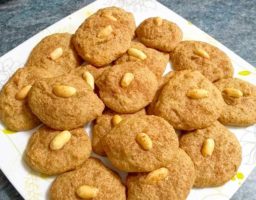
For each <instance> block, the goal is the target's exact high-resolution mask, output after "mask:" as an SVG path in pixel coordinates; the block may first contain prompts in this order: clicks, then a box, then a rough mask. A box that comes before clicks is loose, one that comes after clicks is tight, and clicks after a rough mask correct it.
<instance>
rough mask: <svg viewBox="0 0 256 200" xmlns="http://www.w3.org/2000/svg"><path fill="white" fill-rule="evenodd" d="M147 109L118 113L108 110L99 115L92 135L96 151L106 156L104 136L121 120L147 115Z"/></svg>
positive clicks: (93, 147) (93, 146)
mask: <svg viewBox="0 0 256 200" xmlns="http://www.w3.org/2000/svg"><path fill="white" fill-rule="evenodd" d="M145 114H146V112H145V109H143V110H140V111H138V112H136V113H133V114H117V113H115V112H113V111H111V110H107V111H105V112H104V114H103V115H101V116H99V117H97V119H96V121H95V124H94V125H93V130H92V132H93V137H92V149H93V151H94V152H95V153H97V154H99V155H102V156H105V155H106V154H105V152H104V148H103V145H102V142H101V140H102V138H103V137H104V136H105V135H107V134H108V132H109V131H110V130H111V129H112V128H113V127H114V126H115V125H117V124H118V123H119V122H121V120H124V119H128V118H131V117H137V116H143V115H145Z"/></svg>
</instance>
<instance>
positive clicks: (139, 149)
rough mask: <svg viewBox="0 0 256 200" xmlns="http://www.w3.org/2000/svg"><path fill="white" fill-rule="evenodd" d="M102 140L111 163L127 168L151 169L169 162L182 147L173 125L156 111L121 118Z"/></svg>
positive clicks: (143, 170) (124, 169) (135, 169)
mask: <svg viewBox="0 0 256 200" xmlns="http://www.w3.org/2000/svg"><path fill="white" fill-rule="evenodd" d="M102 143H103V146H104V151H105V153H106V154H107V156H108V158H109V160H110V161H111V163H112V164H113V165H114V166H115V167H117V168H118V169H120V170H122V171H125V172H149V171H152V170H155V169H158V168H160V167H162V166H166V165H167V164H169V163H170V162H171V160H172V157H173V156H174V155H175V154H176V152H177V149H178V138H177V135H176V133H175V131H174V129H173V128H172V126H171V125H170V124H168V122H167V121H165V120H164V119H163V118H160V117H157V116H153V115H148V116H147V115H145V116H139V117H132V118H129V119H125V120H123V121H121V122H120V123H119V124H117V125H116V126H115V127H114V128H113V129H111V131H110V132H109V133H108V134H107V135H106V136H105V137H104V139H103V141H102Z"/></svg>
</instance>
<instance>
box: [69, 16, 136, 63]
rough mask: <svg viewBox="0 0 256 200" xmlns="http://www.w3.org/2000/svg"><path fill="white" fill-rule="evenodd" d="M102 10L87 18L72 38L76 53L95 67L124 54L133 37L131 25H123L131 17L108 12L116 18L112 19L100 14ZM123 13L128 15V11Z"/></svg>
mask: <svg viewBox="0 0 256 200" xmlns="http://www.w3.org/2000/svg"><path fill="white" fill-rule="evenodd" d="M103 12H104V11H100V14H97V13H96V14H95V15H92V16H90V17H89V18H87V19H86V20H85V21H84V23H83V24H82V25H81V26H80V27H79V28H78V30H77V31H76V33H75V37H74V39H73V44H74V46H75V48H76V50H77V52H78V54H79V55H80V56H81V57H82V58H83V59H84V60H85V61H87V62H89V63H90V64H92V65H94V66H96V67H101V66H104V65H108V64H110V63H111V62H112V61H114V60H116V59H117V58H118V57H120V56H121V55H122V54H124V53H125V52H126V51H127V49H128V48H129V46H130V43H131V39H132V38H133V34H132V33H131V27H130V26H126V25H124V24H125V23H126V22H124V21H127V20H128V21H130V20H131V19H132V18H131V17H130V19H128V18H126V19H123V17H124V16H121V15H120V16H117V15H116V14H114V13H113V15H112V14H110V16H112V17H114V18H115V19H116V20H113V19H110V18H108V17H105V16H102V13H103ZM118 12H119V11H118ZM120 12H121V11H120ZM122 12H125V11H122ZM124 15H125V16H126V15H129V16H130V14H129V13H124ZM112 17H111V18H112ZM121 19H122V20H121ZM128 27H129V28H128Z"/></svg>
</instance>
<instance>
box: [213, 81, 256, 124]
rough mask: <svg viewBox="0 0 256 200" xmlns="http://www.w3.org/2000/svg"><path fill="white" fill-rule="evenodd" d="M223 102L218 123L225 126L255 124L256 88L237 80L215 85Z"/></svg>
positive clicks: (218, 82)
mask: <svg viewBox="0 0 256 200" xmlns="http://www.w3.org/2000/svg"><path fill="white" fill-rule="evenodd" d="M215 85H216V86H217V87H218V89H219V90H220V91H221V93H222V96H223V98H224V101H225V106H224V109H223V111H222V113H221V115H220V118H219V121H220V122H221V123H222V124H225V125H232V126H249V125H252V124H255V123H256V86H255V85H252V84H250V83H248V82H246V81H243V80H241V79H238V78H228V79H222V80H219V81H217V82H216V83H215Z"/></svg>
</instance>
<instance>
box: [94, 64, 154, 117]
mask: <svg viewBox="0 0 256 200" xmlns="http://www.w3.org/2000/svg"><path fill="white" fill-rule="evenodd" d="M96 84H97V86H98V88H99V94H100V98H101V99H102V101H103V102H104V103H105V105H106V106H107V107H109V108H110V109H111V110H113V111H115V112H117V113H134V112H137V111H139V110H141V109H142V108H144V107H145V106H147V105H148V104H149V103H150V102H151V101H152V99H153V97H154V95H155V92H156V90H157V87H158V81H157V78H156V76H155V75H154V73H153V72H151V71H150V70H149V69H148V68H147V67H146V66H144V65H143V64H142V63H138V62H128V63H123V64H120V65H114V66H113V67H111V68H110V69H108V70H106V71H104V72H103V74H102V75H101V76H100V78H99V79H98V80H97V83H96Z"/></svg>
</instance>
